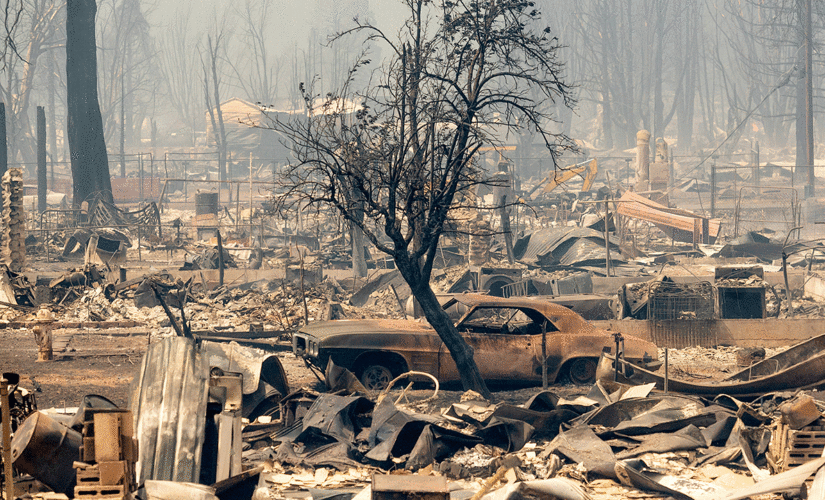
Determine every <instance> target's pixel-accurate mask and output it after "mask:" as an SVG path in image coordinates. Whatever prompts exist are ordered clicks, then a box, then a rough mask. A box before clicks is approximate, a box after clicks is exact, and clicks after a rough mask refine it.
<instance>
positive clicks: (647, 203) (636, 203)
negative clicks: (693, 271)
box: [616, 191, 722, 243]
mask: <svg viewBox="0 0 825 500" xmlns="http://www.w3.org/2000/svg"><path fill="white" fill-rule="evenodd" d="M617 205H618V208H617V209H616V211H617V212H618V214H619V215H622V216H625V217H630V218H631V219H639V220H643V221H647V222H651V223H653V224H656V226H658V227H659V228H660V229H662V230H663V231H665V232H666V233H668V235H669V236H671V237H673V238H674V239H676V240H679V241H686V242H688V243H690V242H691V241H693V234H694V231H695V230H697V226H696V223H695V222H694V221H696V220H700V221H703V222H702V226H703V227H704V221H705V220H707V226H708V229H707V231H708V234H707V236H708V237H709V239H711V240H716V238H717V237H718V236H719V231H720V229H721V227H722V221H721V220H720V219H709V218H707V217H702V216H701V215H698V214H695V213H693V212H688V211H687V210H681V209H678V208H669V207H666V206H664V205H660V204H658V203H656V202H654V201H651V200H648V199H647V198H644V197H642V196H640V195H638V194H636V193H633V192H630V191H626V192H625V193H624V194H623V195H622V197H621V198H620V199H619V203H617ZM688 238H689V239H688ZM711 243H712V241H711Z"/></svg>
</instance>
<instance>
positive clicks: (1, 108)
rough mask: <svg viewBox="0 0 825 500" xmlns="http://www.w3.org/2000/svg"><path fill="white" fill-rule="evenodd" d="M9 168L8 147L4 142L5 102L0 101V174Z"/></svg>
mask: <svg viewBox="0 0 825 500" xmlns="http://www.w3.org/2000/svg"><path fill="white" fill-rule="evenodd" d="M8 168H9V148H8V146H7V143H6V104H5V103H2V102H0V176H2V175H3V174H5V173H6V170H8Z"/></svg>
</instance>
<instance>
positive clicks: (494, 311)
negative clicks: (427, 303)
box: [439, 307, 541, 381]
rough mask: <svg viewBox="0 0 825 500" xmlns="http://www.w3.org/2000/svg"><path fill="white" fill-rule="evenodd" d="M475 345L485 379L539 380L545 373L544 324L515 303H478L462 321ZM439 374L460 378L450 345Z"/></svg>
mask: <svg viewBox="0 0 825 500" xmlns="http://www.w3.org/2000/svg"><path fill="white" fill-rule="evenodd" d="M456 326H457V328H458V331H459V333H460V334H461V336H462V337H463V338H464V340H465V341H466V342H467V344H469V345H470V347H472V348H473V352H474V359H475V362H476V365H477V366H478V369H479V371H480V372H481V376H482V377H483V378H484V379H485V380H536V379H537V377H538V378H540V377H541V370H540V364H539V359H538V356H537V352H540V347H541V346H540V345H539V351H537V350H536V342H537V341H538V342H540V341H541V333H540V332H541V327H540V326H538V325H537V324H536V322H535V321H533V320H532V319H531V318H530V317H529V316H527V315H526V314H525V313H524V311H521V310H519V309H517V308H512V307H478V308H475V309H474V310H472V311H470V313H469V314H467V316H465V318H464V319H462V320H461V321H460V322H459V324H458V325H456ZM439 378H441V379H442V380H445V381H446V380H458V379H459V378H460V377H459V376H458V370H457V369H456V366H455V362H454V361H453V359H452V356H450V353H449V351H448V350H447V348H446V346H443V345H442V347H441V352H440V355H439Z"/></svg>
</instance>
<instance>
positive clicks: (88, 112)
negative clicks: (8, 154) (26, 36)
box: [66, 0, 113, 208]
mask: <svg viewBox="0 0 825 500" xmlns="http://www.w3.org/2000/svg"><path fill="white" fill-rule="evenodd" d="M96 12H97V6H96V4H95V1H94V0H68V3H67V5H66V92H67V101H68V102H67V111H68V126H67V127H66V130H67V132H68V139H69V154H70V156H71V167H72V181H73V185H74V189H73V194H74V199H73V205H74V207H76V208H77V207H80V205H81V204H82V203H83V202H84V201H86V200H88V199H90V198H92V197H95V196H99V197H101V198H102V199H104V200H106V201H108V202H110V203H111V202H113V198H112V181H111V178H110V177H109V158H108V155H107V153H106V143H105V141H104V139H103V119H102V117H101V115H100V104H99V102H98V96H97V54H96V50H97V48H96V45H95V14H96Z"/></svg>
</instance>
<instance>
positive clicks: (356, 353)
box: [292, 294, 657, 390]
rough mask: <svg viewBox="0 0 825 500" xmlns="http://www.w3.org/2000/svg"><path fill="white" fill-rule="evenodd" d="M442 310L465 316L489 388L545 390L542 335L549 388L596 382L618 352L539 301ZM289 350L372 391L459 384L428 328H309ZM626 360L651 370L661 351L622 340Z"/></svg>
mask: <svg viewBox="0 0 825 500" xmlns="http://www.w3.org/2000/svg"><path fill="white" fill-rule="evenodd" d="M444 307H445V309H449V308H459V309H461V310H466V312H464V314H463V315H462V316H461V317H460V319H459V320H458V321H457V322H456V327H457V328H458V331H459V333H460V334H461V336H462V337H464V340H466V341H467V343H468V344H469V345H470V346H471V347H472V348H473V351H474V353H475V354H474V357H475V362H476V364H477V365H478V368H479V370H480V371H481V375H482V376H483V377H484V379H485V380H487V381H518V382H541V379H542V363H541V355H542V335H543V331H545V329H546V352H547V358H548V361H547V366H548V368H547V373H548V380H549V381H551V382H555V381H557V380H560V379H568V380H570V381H571V382H574V383H580V384H582V383H589V382H592V381H593V380H594V379H595V375H596V366H597V362H598V359H599V356H600V355H601V353H602V352H603V351H604V352H611V351H612V350H615V347H614V346H615V342H614V337H613V335H611V334H610V333H608V332H607V331H605V330H601V329H599V328H596V327H595V326H593V325H592V324H590V323H588V322H587V321H585V320H584V319H582V317H581V316H579V315H578V314H576V313H575V312H573V311H571V310H569V309H567V308H566V307H564V306H560V305H558V304H554V303H552V302H549V301H548V300H547V299H543V298H540V297H513V298H501V297H492V296H488V295H476V294H461V295H458V296H455V297H454V298H452V299H450V300H449V301H448V302H447V303H446V304H445V305H444ZM292 350H293V352H294V353H295V355H296V356H298V357H303V358H304V359H306V360H308V361H309V362H310V363H312V364H313V365H315V366H317V367H319V368H321V369H322V370H323V369H325V368H326V366H327V364H328V363H329V361H330V360H332V362H333V363H334V364H335V365H338V366H341V367H344V368H347V369H349V370H350V371H352V372H353V373H354V374H355V375H356V376H357V377H358V378H359V380H361V383H363V384H364V386H365V387H366V388H367V389H370V390H380V389H382V388H384V387H386V386H387V384H388V383H389V382H390V381H391V380H392V379H393V378H394V377H396V376H398V375H400V374H402V373H404V372H407V371H421V372H427V373H429V374H431V375H433V376H434V377H436V378H437V379H438V380H439V381H441V382H452V381H458V380H460V377H459V374H458V370H457V369H456V365H455V362H454V361H453V359H452V356H450V352H449V351H448V350H447V347H446V346H445V345H444V343H443V342H442V341H441V338H440V337H439V336H438V334H437V333H436V332H435V330H433V329H432V328H431V327H430V326H429V325H428V324H426V323H420V322H417V321H410V320H385V319H366V320H336V321H324V322H318V323H312V324H309V325H307V326H305V327H303V328H301V330H299V331H298V332H297V333H296V334H295V335H294V336H293V338H292ZM624 356H625V358H626V359H628V360H636V361H637V362H640V363H646V362H648V361H651V359H654V358H655V357H656V356H657V348H656V345H655V344H652V343H650V342H647V341H645V340H642V339H639V338H637V337H632V336H628V335H625V336H624Z"/></svg>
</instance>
